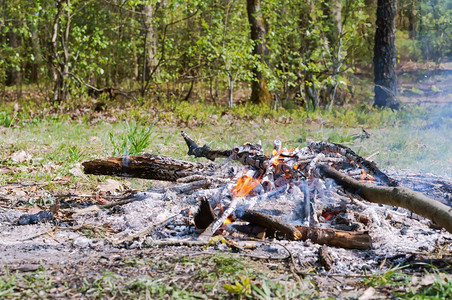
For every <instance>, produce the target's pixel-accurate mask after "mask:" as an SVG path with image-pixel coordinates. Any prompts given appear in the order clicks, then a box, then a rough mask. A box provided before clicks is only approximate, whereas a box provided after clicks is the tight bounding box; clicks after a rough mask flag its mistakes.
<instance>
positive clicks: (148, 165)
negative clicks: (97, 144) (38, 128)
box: [82, 154, 216, 181]
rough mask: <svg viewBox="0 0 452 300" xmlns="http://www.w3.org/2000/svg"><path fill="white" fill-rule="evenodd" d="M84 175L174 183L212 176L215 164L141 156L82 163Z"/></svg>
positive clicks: (156, 156)
mask: <svg viewBox="0 0 452 300" xmlns="http://www.w3.org/2000/svg"><path fill="white" fill-rule="evenodd" d="M82 165H83V167H84V172H85V174H93V175H112V176H120V177H135V178H144V179H154V180H164V181H176V180H177V179H179V178H183V177H187V176H192V175H196V174H212V173H213V172H214V170H215V168H216V165H215V164H204V163H194V162H189V161H184V160H178V159H174V158H170V157H165V156H160V155H152V154H143V155H130V156H116V157H109V158H105V159H95V160H91V161H85V162H83V163H82Z"/></svg>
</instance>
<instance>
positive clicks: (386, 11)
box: [373, 0, 400, 109]
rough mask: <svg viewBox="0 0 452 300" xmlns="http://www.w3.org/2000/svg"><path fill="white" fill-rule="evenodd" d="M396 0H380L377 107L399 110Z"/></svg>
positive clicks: (377, 51) (375, 67)
mask: <svg viewBox="0 0 452 300" xmlns="http://www.w3.org/2000/svg"><path fill="white" fill-rule="evenodd" d="M396 2H397V1H396V0H378V5H377V21H376V25H377V29H376V31H375V45H374V60H373V62H374V76H375V79H374V83H375V102H374V105H375V106H379V107H390V108H393V109H397V108H398V107H399V105H400V102H399V101H398V100H397V98H396V93H397V78H396V73H395V66H396V60H397V57H396V47H395V33H396V27H395V17H396V14H397V3H396Z"/></svg>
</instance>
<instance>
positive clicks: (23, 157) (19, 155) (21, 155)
mask: <svg viewBox="0 0 452 300" xmlns="http://www.w3.org/2000/svg"><path fill="white" fill-rule="evenodd" d="M10 158H11V160H12V161H14V162H17V163H23V162H26V161H27V160H31V159H32V156H31V155H30V154H28V153H27V152H25V151H24V150H19V151H17V152H14V153H13V154H12V155H11V156H10Z"/></svg>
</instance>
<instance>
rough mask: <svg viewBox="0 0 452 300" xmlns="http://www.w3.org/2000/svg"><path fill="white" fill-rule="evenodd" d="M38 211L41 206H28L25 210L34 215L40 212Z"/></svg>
mask: <svg viewBox="0 0 452 300" xmlns="http://www.w3.org/2000/svg"><path fill="white" fill-rule="evenodd" d="M40 211H42V209H41V208H39V207H37V206H33V207H31V208H29V209H28V210H27V214H30V215H34V214H37V213H38V212H40Z"/></svg>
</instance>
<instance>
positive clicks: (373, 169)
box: [308, 142, 398, 186]
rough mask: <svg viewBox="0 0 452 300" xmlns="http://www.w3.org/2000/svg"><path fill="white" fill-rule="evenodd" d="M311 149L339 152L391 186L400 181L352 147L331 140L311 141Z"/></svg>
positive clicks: (323, 151)
mask: <svg viewBox="0 0 452 300" xmlns="http://www.w3.org/2000/svg"><path fill="white" fill-rule="evenodd" d="M308 147H309V149H311V150H312V151H316V152H322V153H339V154H341V155H342V156H344V157H346V158H347V159H348V160H349V161H351V162H355V163H356V164H357V165H358V166H359V167H361V168H363V169H364V171H366V172H367V173H369V174H371V175H373V176H375V177H377V178H379V179H380V180H382V181H383V182H384V183H385V184H387V185H389V186H397V185H398V183H397V182H396V181H395V180H394V179H392V178H389V177H388V176H387V175H386V174H385V173H383V172H382V171H381V170H380V169H378V168H377V165H376V164H375V163H374V162H372V161H368V160H366V159H365V158H362V157H361V156H359V155H358V154H356V153H355V152H354V151H353V150H352V149H350V148H348V147H345V146H343V145H340V144H336V143H329V142H310V143H309V145H308Z"/></svg>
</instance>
